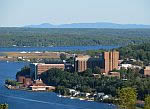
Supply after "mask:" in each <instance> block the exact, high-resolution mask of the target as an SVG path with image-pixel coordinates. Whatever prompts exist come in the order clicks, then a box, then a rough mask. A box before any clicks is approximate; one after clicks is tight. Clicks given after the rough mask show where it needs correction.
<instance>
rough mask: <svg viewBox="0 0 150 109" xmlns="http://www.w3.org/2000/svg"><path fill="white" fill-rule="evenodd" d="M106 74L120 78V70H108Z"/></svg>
mask: <svg viewBox="0 0 150 109" xmlns="http://www.w3.org/2000/svg"><path fill="white" fill-rule="evenodd" d="M108 76H109V77H117V78H120V72H109V75H108Z"/></svg>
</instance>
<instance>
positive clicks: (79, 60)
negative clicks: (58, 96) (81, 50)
mask: <svg viewBox="0 0 150 109" xmlns="http://www.w3.org/2000/svg"><path fill="white" fill-rule="evenodd" d="M89 58H90V56H88V55H79V56H76V57H75V60H74V68H75V72H83V71H85V70H86V69H87V68H88V67H87V61H88V60H89Z"/></svg>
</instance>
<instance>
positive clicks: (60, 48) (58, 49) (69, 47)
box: [0, 46, 119, 52]
mask: <svg viewBox="0 0 150 109" xmlns="http://www.w3.org/2000/svg"><path fill="white" fill-rule="evenodd" d="M118 47H119V46H68V47H66V46H61V47H7V48H5V47H4V48H0V52H21V51H26V52H29V51H30V52H31V51H73V50H74V51H75V50H80V51H84V50H98V49H108V50H109V49H113V48H118Z"/></svg>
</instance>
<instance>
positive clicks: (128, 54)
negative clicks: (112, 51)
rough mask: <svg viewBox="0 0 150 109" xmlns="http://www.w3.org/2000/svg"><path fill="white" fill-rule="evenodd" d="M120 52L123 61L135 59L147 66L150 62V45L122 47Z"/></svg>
mask: <svg viewBox="0 0 150 109" xmlns="http://www.w3.org/2000/svg"><path fill="white" fill-rule="evenodd" d="M118 51H119V52H120V58H121V59H125V58H133V59H137V60H141V61H143V62H144V64H145V65H146V64H148V63H149V61H150V43H144V44H140V45H129V46H126V47H121V48H119V49H118ZM138 64H140V63H138Z"/></svg>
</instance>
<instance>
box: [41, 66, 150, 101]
mask: <svg viewBox="0 0 150 109" xmlns="http://www.w3.org/2000/svg"><path fill="white" fill-rule="evenodd" d="M119 72H121V79H118V78H110V77H106V76H103V75H101V77H100V78H96V77H93V76H92V73H91V71H90V70H87V71H84V72H83V73H70V72H66V71H61V70H59V69H50V70H48V71H46V72H44V73H42V75H41V79H42V80H43V82H44V83H45V84H47V85H52V86H57V87H60V86H61V87H64V88H71V89H72V88H74V89H76V90H78V91H81V92H90V93H95V92H97V93H99V92H104V93H105V94H111V95H112V96H113V97H115V96H116V95H117V90H118V89H121V88H124V87H133V88H135V89H136V90H137V94H138V95H137V97H138V99H140V100H144V98H145V95H148V94H149V93H150V78H148V77H147V78H143V77H142V76H141V74H140V73H139V72H138V71H136V70H132V69H128V70H125V69H122V70H120V71H119ZM124 77H125V78H126V79H127V81H126V80H124Z"/></svg>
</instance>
